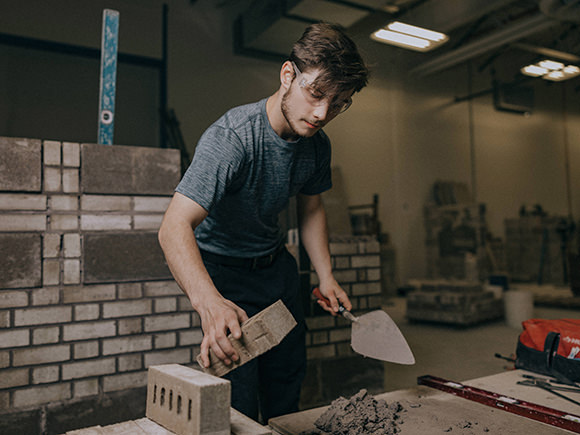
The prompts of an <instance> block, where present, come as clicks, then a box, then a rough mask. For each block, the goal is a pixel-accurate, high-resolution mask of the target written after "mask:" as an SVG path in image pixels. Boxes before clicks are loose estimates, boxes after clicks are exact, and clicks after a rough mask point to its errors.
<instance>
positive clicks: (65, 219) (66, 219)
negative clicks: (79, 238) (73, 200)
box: [50, 214, 79, 231]
mask: <svg viewBox="0 0 580 435" xmlns="http://www.w3.org/2000/svg"><path fill="white" fill-rule="evenodd" d="M50 229H51V230H53V231H76V230H78V229H79V218H78V216H77V215H76V214H52V215H51V216H50Z"/></svg>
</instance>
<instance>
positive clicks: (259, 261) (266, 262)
mask: <svg viewBox="0 0 580 435" xmlns="http://www.w3.org/2000/svg"><path fill="white" fill-rule="evenodd" d="M273 261H274V254H268V255H264V256H263V257H254V258H252V265H251V268H252V269H260V268H262V267H268V266H270V265H271V264H272V262H273Z"/></svg>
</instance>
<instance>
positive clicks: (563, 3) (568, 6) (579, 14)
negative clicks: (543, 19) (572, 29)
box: [539, 0, 580, 23]
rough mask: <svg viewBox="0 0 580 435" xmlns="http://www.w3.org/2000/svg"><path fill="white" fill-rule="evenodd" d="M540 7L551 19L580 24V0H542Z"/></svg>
mask: <svg viewBox="0 0 580 435" xmlns="http://www.w3.org/2000/svg"><path fill="white" fill-rule="evenodd" d="M539 6H540V11H542V13H543V14H544V15H546V16H548V17H550V18H553V19H556V20H560V21H571V22H575V23H580V0H541V1H540V4H539Z"/></svg>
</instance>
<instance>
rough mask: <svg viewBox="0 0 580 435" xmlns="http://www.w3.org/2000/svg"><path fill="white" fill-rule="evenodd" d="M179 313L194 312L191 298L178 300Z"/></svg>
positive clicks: (181, 297) (182, 297) (180, 297)
mask: <svg viewBox="0 0 580 435" xmlns="http://www.w3.org/2000/svg"><path fill="white" fill-rule="evenodd" d="M177 311H193V307H192V306H191V302H190V300H189V298H188V297H187V296H185V295H183V296H179V297H178V298H177Z"/></svg>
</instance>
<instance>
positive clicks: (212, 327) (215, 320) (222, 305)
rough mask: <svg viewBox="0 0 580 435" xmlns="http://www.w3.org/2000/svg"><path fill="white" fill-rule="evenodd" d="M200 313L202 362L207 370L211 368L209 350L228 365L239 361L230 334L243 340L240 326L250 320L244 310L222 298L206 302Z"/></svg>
mask: <svg viewBox="0 0 580 435" xmlns="http://www.w3.org/2000/svg"><path fill="white" fill-rule="evenodd" d="M203 305H204V307H203V308H201V307H200V308H199V310H198V312H199V315H200V317H201V327H202V329H203V340H202V342H201V352H200V356H201V361H202V364H203V366H204V367H205V368H208V367H209V363H210V361H209V349H210V348H211V349H212V350H213V352H214V354H215V356H217V357H218V358H219V359H221V360H223V362H224V363H225V364H227V365H230V364H231V363H232V361H238V359H239V355H238V354H237V352H236V351H235V349H234V347H233V346H232V343H231V342H230V340H229V339H228V332H230V333H231V334H232V336H233V337H234V338H235V339H240V338H242V328H241V327H240V324H241V323H243V322H244V321H246V320H248V315H247V314H246V312H245V311H244V310H242V309H241V308H240V307H238V306H237V305H236V304H234V303H233V302H232V301H230V300H227V299H224V298H222V297H219V298H215V299H213V298H212V300H211V301H206V302H205V303H204V304H203Z"/></svg>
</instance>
